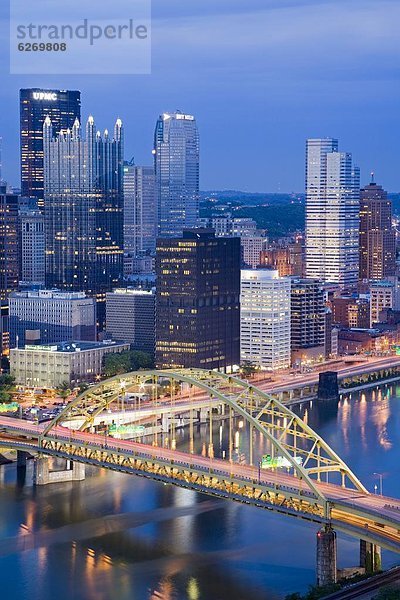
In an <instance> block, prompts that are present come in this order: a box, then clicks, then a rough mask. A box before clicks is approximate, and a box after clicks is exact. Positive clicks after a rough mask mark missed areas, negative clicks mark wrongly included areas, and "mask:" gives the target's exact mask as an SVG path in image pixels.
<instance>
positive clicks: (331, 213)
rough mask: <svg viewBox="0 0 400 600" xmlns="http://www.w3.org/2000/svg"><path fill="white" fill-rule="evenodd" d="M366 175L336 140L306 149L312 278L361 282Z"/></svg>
mask: <svg viewBox="0 0 400 600" xmlns="http://www.w3.org/2000/svg"><path fill="white" fill-rule="evenodd" d="M359 202H360V174H359V170H358V168H356V167H354V166H353V162H352V156H351V154H349V153H347V152H339V151H338V141H337V140H335V139H331V138H327V139H309V140H307V152H306V276H307V277H310V278H316V279H321V280H323V281H326V282H331V283H338V284H339V285H341V286H342V287H344V288H345V287H352V286H355V285H356V284H357V280H358V248H359V240H358V230H359Z"/></svg>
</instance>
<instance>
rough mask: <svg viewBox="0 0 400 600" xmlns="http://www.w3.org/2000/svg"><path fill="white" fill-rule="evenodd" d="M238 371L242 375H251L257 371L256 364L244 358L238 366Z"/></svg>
mask: <svg viewBox="0 0 400 600" xmlns="http://www.w3.org/2000/svg"><path fill="white" fill-rule="evenodd" d="M240 372H241V374H242V375H243V376H244V377H252V376H253V375H254V373H256V372H257V366H256V365H255V364H254V363H252V362H250V361H249V360H246V361H245V362H244V363H243V364H242V365H241V366H240Z"/></svg>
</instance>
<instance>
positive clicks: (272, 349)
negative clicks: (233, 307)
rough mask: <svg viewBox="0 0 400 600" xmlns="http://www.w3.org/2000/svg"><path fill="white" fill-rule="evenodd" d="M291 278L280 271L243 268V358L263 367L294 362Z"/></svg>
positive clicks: (241, 316) (241, 335)
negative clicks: (280, 273)
mask: <svg viewBox="0 0 400 600" xmlns="http://www.w3.org/2000/svg"><path fill="white" fill-rule="evenodd" d="M290 297H291V281H290V278H288V277H279V274H278V271H274V270H269V269H256V270H250V269H249V270H248V269H244V270H242V272H241V296H240V298H241V312H240V340H241V341H240V355H241V356H240V358H241V362H242V364H243V363H244V362H250V363H253V364H255V365H257V366H259V367H260V368H261V369H264V370H268V371H275V370H277V369H284V368H287V367H289V366H290Z"/></svg>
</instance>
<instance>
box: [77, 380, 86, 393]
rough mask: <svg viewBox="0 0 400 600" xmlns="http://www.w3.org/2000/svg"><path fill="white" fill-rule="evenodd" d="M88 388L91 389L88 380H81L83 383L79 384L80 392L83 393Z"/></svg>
mask: <svg viewBox="0 0 400 600" xmlns="http://www.w3.org/2000/svg"><path fill="white" fill-rule="evenodd" d="M87 389H89V384H88V383H87V382H86V381H81V383H80V384H79V385H78V390H79V391H78V394H83V392H86V390H87Z"/></svg>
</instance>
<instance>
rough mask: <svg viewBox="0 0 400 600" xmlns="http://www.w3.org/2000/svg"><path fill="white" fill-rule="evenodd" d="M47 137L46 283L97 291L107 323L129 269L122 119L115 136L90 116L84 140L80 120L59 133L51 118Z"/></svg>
mask: <svg viewBox="0 0 400 600" xmlns="http://www.w3.org/2000/svg"><path fill="white" fill-rule="evenodd" d="M43 138H44V184H45V223H46V285H47V286H49V287H56V288H59V289H67V290H72V291H74V290H76V291H85V292H87V293H88V294H91V295H95V296H96V297H97V300H98V307H99V322H100V325H101V324H102V321H103V317H104V315H105V310H103V308H104V302H105V294H106V292H107V291H110V290H112V288H113V287H115V285H117V284H118V282H119V280H120V277H121V274H122V270H123V268H122V267H123V189H122V186H123V128H122V122H121V121H120V119H118V120H117V121H116V124H115V128H114V137H113V138H112V139H111V138H110V137H109V134H108V131H107V130H106V131H105V132H104V135H103V136H101V134H100V132H98V131H96V127H95V123H94V120H93V117H89V119H88V121H87V124H86V139H83V138H82V135H81V127H80V124H79V121H78V120H76V121H75V123H74V125H73V127H72V129H71V130H69V129H68V130H67V131H61V132H60V133H59V134H58V136H57V137H54V135H53V127H52V123H51V120H50V119H49V118H47V119H46V121H45V125H44V129H43Z"/></svg>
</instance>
